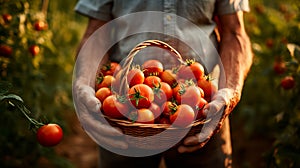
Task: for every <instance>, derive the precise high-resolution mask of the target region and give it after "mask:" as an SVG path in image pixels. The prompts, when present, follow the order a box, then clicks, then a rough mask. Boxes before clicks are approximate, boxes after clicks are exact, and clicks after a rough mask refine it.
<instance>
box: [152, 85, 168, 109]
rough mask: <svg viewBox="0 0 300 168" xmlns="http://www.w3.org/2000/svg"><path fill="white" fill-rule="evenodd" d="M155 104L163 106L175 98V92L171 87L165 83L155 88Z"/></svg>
mask: <svg viewBox="0 0 300 168" xmlns="http://www.w3.org/2000/svg"><path fill="white" fill-rule="evenodd" d="M153 92H154V102H156V103H157V104H159V105H161V104H163V103H164V102H166V101H168V100H171V98H172V96H173V90H172V88H171V86H170V85H169V84H167V83H165V82H161V83H159V85H158V86H156V87H154V88H153Z"/></svg>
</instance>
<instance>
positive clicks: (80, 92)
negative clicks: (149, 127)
mask: <svg viewBox="0 0 300 168" xmlns="http://www.w3.org/2000/svg"><path fill="white" fill-rule="evenodd" d="M73 94H74V95H73V97H74V101H76V102H75V103H76V104H75V107H76V111H77V114H78V118H79V120H80V123H81V124H82V126H83V129H85V131H86V132H87V133H88V134H89V135H90V136H91V137H92V138H93V139H94V140H95V141H96V142H97V143H98V144H99V145H104V146H106V145H108V146H111V147H115V148H120V149H127V148H128V144H127V143H126V141H125V140H124V137H123V135H124V134H123V133H122V131H121V130H119V129H118V128H114V127H112V126H110V125H109V124H106V123H105V122H106V121H105V119H104V118H103V117H102V116H101V112H100V108H101V103H100V101H99V100H98V99H97V98H96V97H95V90H94V89H93V88H92V87H91V86H88V85H86V84H83V83H82V82H80V81H79V80H78V81H75V83H74V86H73Z"/></svg>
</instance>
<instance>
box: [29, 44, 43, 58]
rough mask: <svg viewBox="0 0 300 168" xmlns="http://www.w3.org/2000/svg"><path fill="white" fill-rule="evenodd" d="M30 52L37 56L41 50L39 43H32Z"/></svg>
mask: <svg viewBox="0 0 300 168" xmlns="http://www.w3.org/2000/svg"><path fill="white" fill-rule="evenodd" d="M29 52H30V53H31V55H32V56H36V55H38V54H39V52H40V47H39V46H37V45H32V46H30V47H29Z"/></svg>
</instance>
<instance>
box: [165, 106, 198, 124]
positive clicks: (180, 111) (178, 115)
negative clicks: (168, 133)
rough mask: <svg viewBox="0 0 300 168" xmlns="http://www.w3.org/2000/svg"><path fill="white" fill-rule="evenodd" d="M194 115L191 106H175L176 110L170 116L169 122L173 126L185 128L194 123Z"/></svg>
mask: <svg viewBox="0 0 300 168" xmlns="http://www.w3.org/2000/svg"><path fill="white" fill-rule="evenodd" d="M194 117H195V113H194V110H193V108H192V107H191V106H189V105H187V104H181V105H178V106H177V110H176V112H175V113H174V114H172V115H171V116H170V121H171V123H172V124H173V125H174V126H177V127H186V126H188V125H190V124H191V123H192V122H193V121H194Z"/></svg>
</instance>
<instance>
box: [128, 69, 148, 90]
mask: <svg viewBox="0 0 300 168" xmlns="http://www.w3.org/2000/svg"><path fill="white" fill-rule="evenodd" d="M144 80H145V76H144V73H143V71H141V70H140V69H137V68H134V69H131V70H130V71H129V72H128V75H127V81H128V83H129V87H132V86H134V85H137V84H142V83H144Z"/></svg>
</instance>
